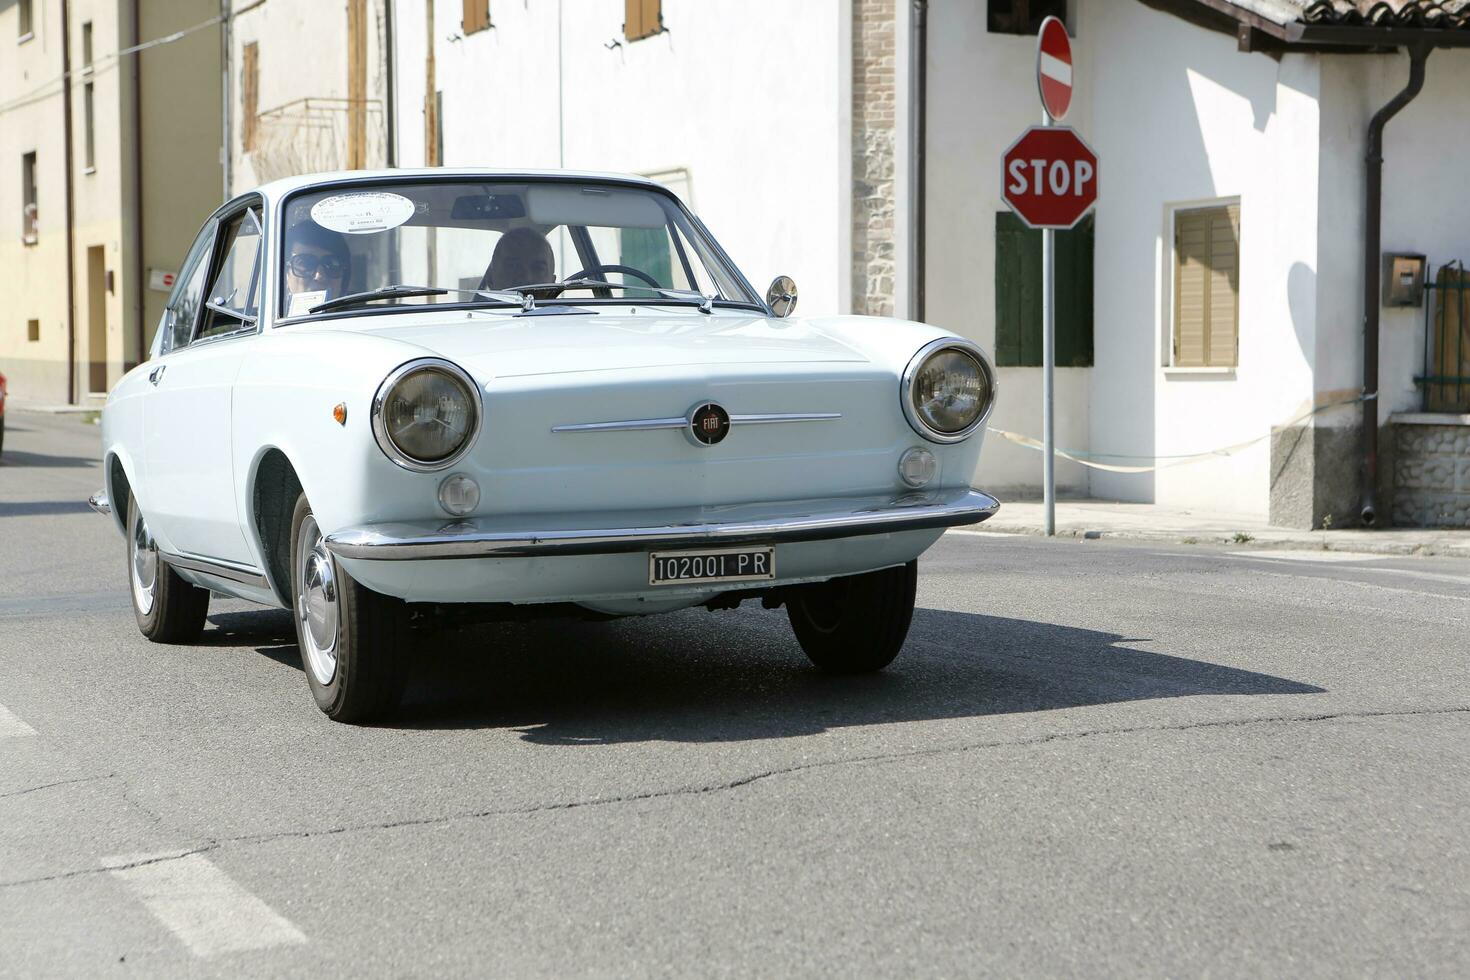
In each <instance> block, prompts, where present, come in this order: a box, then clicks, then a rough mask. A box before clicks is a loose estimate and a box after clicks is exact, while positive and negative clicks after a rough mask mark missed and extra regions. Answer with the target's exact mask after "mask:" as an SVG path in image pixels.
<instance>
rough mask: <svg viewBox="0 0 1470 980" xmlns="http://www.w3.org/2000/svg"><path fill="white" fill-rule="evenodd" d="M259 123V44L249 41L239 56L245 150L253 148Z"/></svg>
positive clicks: (242, 132) (241, 134) (241, 118)
mask: <svg viewBox="0 0 1470 980" xmlns="http://www.w3.org/2000/svg"><path fill="white" fill-rule="evenodd" d="M259 123H260V44H259V42H256V41H251V42H250V43H249V44H247V45H245V47H244V48H243V49H242V50H241V58H240V142H241V144H242V145H243V146H244V149H245V152H246V153H249V152H250V151H251V150H254V149H255V141H256V137H257V136H258V134H259Z"/></svg>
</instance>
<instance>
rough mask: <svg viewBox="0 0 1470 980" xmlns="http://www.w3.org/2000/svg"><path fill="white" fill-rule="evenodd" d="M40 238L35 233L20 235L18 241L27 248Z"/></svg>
mask: <svg viewBox="0 0 1470 980" xmlns="http://www.w3.org/2000/svg"><path fill="white" fill-rule="evenodd" d="M40 240H41V239H40V238H39V237H37V236H35V235H22V236H20V243H21V244H22V245H24V246H26V247H27V248H29V247H30V246H32V245H35V244H36V243H38V242H39V241H40Z"/></svg>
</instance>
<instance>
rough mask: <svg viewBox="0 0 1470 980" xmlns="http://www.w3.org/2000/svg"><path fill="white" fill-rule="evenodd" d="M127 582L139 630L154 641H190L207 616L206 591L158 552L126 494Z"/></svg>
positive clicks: (207, 593) (140, 512) (136, 505)
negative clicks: (186, 580) (187, 578)
mask: <svg viewBox="0 0 1470 980" xmlns="http://www.w3.org/2000/svg"><path fill="white" fill-rule="evenodd" d="M127 514H128V583H129V584H130V585H131V586H132V588H131V590H130V591H131V592H132V596H133V615H134V616H135V617H136V618H137V620H138V629H139V630H141V631H142V633H143V635H144V636H146V637H148V639H150V640H152V641H153V642H154V643H192V642H193V641H194V640H197V639H198V638H199V634H200V633H201V632H202V631H203V630H204V617H205V616H207V615H209V590H208V589H201V588H199V587H198V586H197V585H190V584H189V583H188V582H185V581H184V580H183V579H182V578H180V577H179V573H178V572H176V571H174V570H173V568H171V567H170V566H169V564H168V562H166V561H164V560H163V559H162V558H161V557H159V554H158V544H157V543H156V542H155V541H154V540H153V534H152V533H151V532H150V531H149V530H148V522H147V521H145V520H144V519H143V512H142V511H140V510H139V509H138V502H137V501H136V500H135V499H133V495H132V494H128V511H127Z"/></svg>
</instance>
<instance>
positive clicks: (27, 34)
mask: <svg viewBox="0 0 1470 980" xmlns="http://www.w3.org/2000/svg"><path fill="white" fill-rule="evenodd" d="M15 13H16V28H17V32H18V33H17V36H16V39H15V43H16V44H24V43H25V42H27V41H29V40H31V39H32V38H34V37H35V36H36V4H35V0H19V2H18V3H17V4H16V5H15Z"/></svg>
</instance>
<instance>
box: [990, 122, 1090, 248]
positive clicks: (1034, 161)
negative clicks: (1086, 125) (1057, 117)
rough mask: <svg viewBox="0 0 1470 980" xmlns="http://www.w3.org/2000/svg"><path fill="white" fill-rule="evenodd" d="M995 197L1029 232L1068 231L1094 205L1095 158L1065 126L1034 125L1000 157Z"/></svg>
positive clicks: (1080, 139)
mask: <svg viewBox="0 0 1470 980" xmlns="http://www.w3.org/2000/svg"><path fill="white" fill-rule="evenodd" d="M1000 196H1001V197H1002V198H1003V199H1004V200H1005V202H1006V203H1007V204H1009V205H1010V206H1011V210H1013V211H1015V212H1016V214H1017V215H1018V216H1019V217H1020V219H1021V220H1022V221H1024V222H1026V224H1027V225H1029V226H1030V227H1032V228H1071V227H1072V226H1073V225H1075V224H1076V223H1077V222H1079V221H1081V220H1082V216H1083V215H1084V214H1086V213H1087V211H1088V209H1089V208H1091V207H1092V205H1093V204H1094V203H1096V201H1097V154H1095V153H1093V152H1092V150H1091V148H1089V147H1088V145H1087V144H1086V143H1084V142H1082V137H1080V136H1078V135H1077V134H1076V133H1075V132H1073V131H1072V130H1070V129H1068V128H1066V127H1065V126H1033V127H1032V128H1031V129H1028V130H1026V132H1025V133H1023V134H1022V135H1021V138H1020V139H1018V140H1016V142H1014V143H1012V144H1011V148H1010V149H1009V150H1007V151H1006V153H1005V156H1004V157H1002V158H1001V191H1000Z"/></svg>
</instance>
